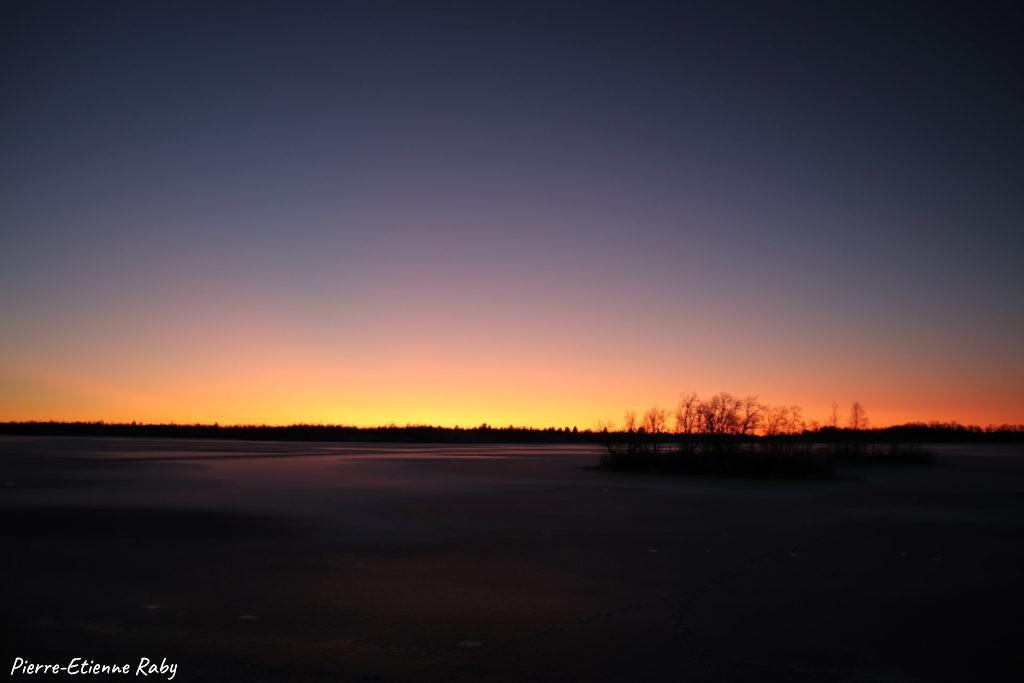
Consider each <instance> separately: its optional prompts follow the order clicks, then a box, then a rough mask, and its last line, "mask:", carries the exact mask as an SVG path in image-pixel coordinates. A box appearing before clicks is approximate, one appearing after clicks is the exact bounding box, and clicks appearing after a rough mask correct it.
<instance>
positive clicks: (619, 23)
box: [0, 0, 1024, 428]
mask: <svg viewBox="0 0 1024 683" xmlns="http://www.w3.org/2000/svg"><path fill="white" fill-rule="evenodd" d="M840 4H841V5H842V7H839V6H838V5H840ZM823 5H829V7H824V6H823ZM1022 29H1024V21H1022V17H1021V14H1020V12H1019V11H1017V10H1015V9H1014V4H1013V3H1009V2H1007V3H984V2H981V3H979V2H970V3H967V2H964V3H955V2H945V3H937V2H901V3H893V2H874V1H871V0H868V1H866V2H858V3H819V2H810V1H808V2H757V3H742V2H708V3H686V2H671V3H661V4H659V3H645V2H623V3H603V2H594V1H591V2H578V3H560V2H554V1H548V2H537V3H534V2H523V1H520V2H508V3H497V2H495V3H488V2H479V1H477V2H464V3H456V2H433V3H428V2H393V1H381V0H376V1H372V2H371V1H366V2H331V3H327V2H323V3H307V2H258V1H250V2H221V1H217V0H212V1H207V2H202V3H186V2H156V1H154V2H142V3H140V2H63V3H59V2H45V1H28V0H26V1H24V2H6V3H4V4H3V6H2V9H0V92H3V106H2V107H0V150H2V152H0V419H8V420H26V419H60V420H73V419H85V420H100V419H102V420H107V421H131V420H138V421H147V422H154V421H177V422H220V423H221V424H228V423H267V424H286V423H294V422H324V423H344V424H356V425H374V424H386V423H392V422H393V423H397V424H405V423H430V424H442V425H455V424H461V425H467V426H468V425H475V424H480V423H482V422H488V423H490V424H498V425H504V424H516V425H528V426H549V425H554V426H576V425H578V426H579V427H580V428H584V427H588V426H594V425H596V424H597V423H598V421H601V420H612V421H617V422H621V418H622V414H623V412H624V411H625V410H628V409H636V410H643V409H644V408H646V407H648V406H651V405H660V406H664V407H671V406H673V405H674V404H675V402H676V401H677V398H678V395H679V393H680V392H684V391H686V392H689V391H696V392H698V393H701V394H705V395H707V394H711V393H714V392H718V391H722V390H727V391H731V392H733V393H735V394H739V395H746V394H755V395H758V396H760V397H761V399H762V400H763V401H765V402H767V403H770V404H786V405H789V404H799V405H802V406H803V408H804V413H805V415H806V416H807V417H808V418H814V419H819V420H822V421H824V420H825V418H826V417H827V415H829V414H830V412H831V405H832V401H837V402H838V403H839V404H840V407H841V410H843V411H844V413H845V411H846V410H847V409H848V406H849V404H850V403H851V402H852V401H853V400H859V401H860V402H861V403H862V404H864V406H865V407H866V409H867V412H868V415H869V417H870V419H871V422H872V424H875V425H885V424H892V423H900V422H905V421H909V420H930V419H938V420H960V421H961V422H965V423H979V424H983V425H984V424H989V423H997V424H998V423H1007V422H1009V423H1021V422H1024V391H1022V389H1024V358H1022V350H1024V305H1022V299H1024V297H1022V294H1024V274H1022V273H1024V269H1022V268H1021V260H1022V259H1021V257H1022V254H1024V224H1022V223H1024V221H1022V216H1024V192H1021V187H1022V186H1024V125H1022V124H1024V95H1022V88H1021V87H1020V73H1019V70H1018V66H1017V65H1019V64H1020V63H1022V62H1024V55H1022V54H1021V53H1022V51H1024V48H1022V47H1021V41H1020V40H1019V36H1020V35H1021V34H1022Z"/></svg>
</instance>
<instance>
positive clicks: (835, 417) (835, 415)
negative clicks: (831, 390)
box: [828, 401, 839, 429]
mask: <svg viewBox="0 0 1024 683" xmlns="http://www.w3.org/2000/svg"><path fill="white" fill-rule="evenodd" d="M828 426H829V427H831V428H832V429H839V404H838V403H836V402H835V401H832V417H830V418H829V421H828Z"/></svg>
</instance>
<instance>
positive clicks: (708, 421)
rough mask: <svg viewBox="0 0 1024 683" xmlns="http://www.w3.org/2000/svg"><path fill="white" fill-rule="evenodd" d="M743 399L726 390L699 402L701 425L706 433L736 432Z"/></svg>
mask: <svg viewBox="0 0 1024 683" xmlns="http://www.w3.org/2000/svg"><path fill="white" fill-rule="evenodd" d="M742 406H743V401H742V400H740V399H738V398H736V397H735V396H733V395H732V394H730V393H729V392H727V391H723V392H722V393H720V394H716V395H715V396H712V397H711V398H709V399H708V400H707V401H704V402H702V403H701V404H700V421H701V427H702V428H703V430H704V432H705V433H707V434H714V435H723V434H737V433H738V432H739V427H740V409H741V408H742Z"/></svg>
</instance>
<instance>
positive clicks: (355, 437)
mask: <svg viewBox="0 0 1024 683" xmlns="http://www.w3.org/2000/svg"><path fill="white" fill-rule="evenodd" d="M622 434H623V432H606V431H594V430H590V429H583V430H580V429H575V428H555V427H551V428H546V429H537V428H526V427H492V426H489V425H481V426H479V427H434V426H426V425H410V426H403V427H399V426H394V425H389V426H381V427H351V426H345V425H304V424H297V425H286V426H270V425H219V424H193V425H185V424H142V423H108V422H57V421H23V422H0V435H4V436H99V437H133V438H160V439H168V438H171V439H174V438H180V439H224V440H244V441H342V442H345V441H353V442H354V441H370V442H400V443H512V444H515V443H524V444H525V443H537V444H552V443H556V444H559V443H560V444H594V445H604V444H606V443H607V441H608V440H609V439H610V438H616V437H617V436H621V435H622ZM633 437H634V438H637V437H639V438H642V439H646V440H650V441H651V442H658V443H673V442H675V441H676V440H678V439H679V438H680V435H678V434H673V433H662V434H634V435H633ZM687 438H689V439H697V440H700V439H702V438H704V437H703V435H701V434H695V435H690V436H689V437H687ZM753 438H755V439H756V438H760V437H753ZM785 438H787V439H791V440H796V441H811V442H816V443H835V442H844V441H860V442H870V443H894V442H900V443H1021V442H1024V429H1022V428H1021V427H1020V426H1008V427H998V428H994V427H990V428H986V429H982V428H980V427H974V426H962V425H946V424H942V425H925V424H909V425H899V426H893V427H883V428H877V429H864V430H850V429H833V428H829V427H823V428H821V429H818V430H814V431H805V432H803V433H800V434H793V435H790V436H787V437H785Z"/></svg>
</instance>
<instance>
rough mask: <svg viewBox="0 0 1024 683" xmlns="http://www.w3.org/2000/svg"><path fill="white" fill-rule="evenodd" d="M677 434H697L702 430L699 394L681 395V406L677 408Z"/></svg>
mask: <svg viewBox="0 0 1024 683" xmlns="http://www.w3.org/2000/svg"><path fill="white" fill-rule="evenodd" d="M675 418H676V433H677V434H696V433H697V431H698V430H699V429H700V398H698V397H697V394H696V393H694V392H690V393H689V394H680V395H679V405H678V406H676V414H675Z"/></svg>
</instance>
